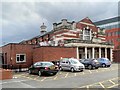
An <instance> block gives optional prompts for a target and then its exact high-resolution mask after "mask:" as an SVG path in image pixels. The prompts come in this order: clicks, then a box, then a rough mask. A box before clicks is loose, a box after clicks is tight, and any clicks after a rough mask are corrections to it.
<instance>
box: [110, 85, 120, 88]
mask: <svg viewBox="0 0 120 90" xmlns="http://www.w3.org/2000/svg"><path fill="white" fill-rule="evenodd" d="M119 85H120V84H115V85H113V86H110V87H108V88H113V87H116V86H119Z"/></svg>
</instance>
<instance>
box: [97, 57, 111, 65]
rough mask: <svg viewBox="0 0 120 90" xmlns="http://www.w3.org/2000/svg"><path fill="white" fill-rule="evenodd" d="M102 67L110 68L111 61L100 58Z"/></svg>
mask: <svg viewBox="0 0 120 90" xmlns="http://www.w3.org/2000/svg"><path fill="white" fill-rule="evenodd" d="M98 62H99V63H100V66H101V67H110V66H111V61H110V60H109V59H108V58H98Z"/></svg>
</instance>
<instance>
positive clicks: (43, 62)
mask: <svg viewBox="0 0 120 90" xmlns="http://www.w3.org/2000/svg"><path fill="white" fill-rule="evenodd" d="M35 63H52V62H48V61H39V62H35Z"/></svg>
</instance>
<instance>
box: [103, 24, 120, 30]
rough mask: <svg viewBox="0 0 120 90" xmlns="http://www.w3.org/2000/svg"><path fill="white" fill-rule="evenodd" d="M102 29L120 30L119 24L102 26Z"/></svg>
mask: <svg viewBox="0 0 120 90" xmlns="http://www.w3.org/2000/svg"><path fill="white" fill-rule="evenodd" d="M102 28H105V29H113V28H120V24H114V25H107V26H103V27H102Z"/></svg>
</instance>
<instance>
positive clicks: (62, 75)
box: [14, 68, 116, 83]
mask: <svg viewBox="0 0 120 90" xmlns="http://www.w3.org/2000/svg"><path fill="white" fill-rule="evenodd" d="M102 69H104V68H100V69H96V70H85V71H83V72H79V73H71V72H67V73H66V72H63V71H60V72H58V73H57V75H56V76H55V77H54V76H53V77H46V78H45V79H44V78H43V77H42V78H41V77H39V76H37V75H29V74H28V73H22V74H20V75H18V74H17V75H14V76H15V77H24V78H28V79H31V80H37V81H46V80H58V79H63V78H69V77H75V76H78V75H80V76H81V75H89V74H95V73H101V72H105V71H112V70H116V68H113V69H110V68H108V69H104V71H101V70H102ZM110 82H111V81H110ZM111 83H112V82H111Z"/></svg>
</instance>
